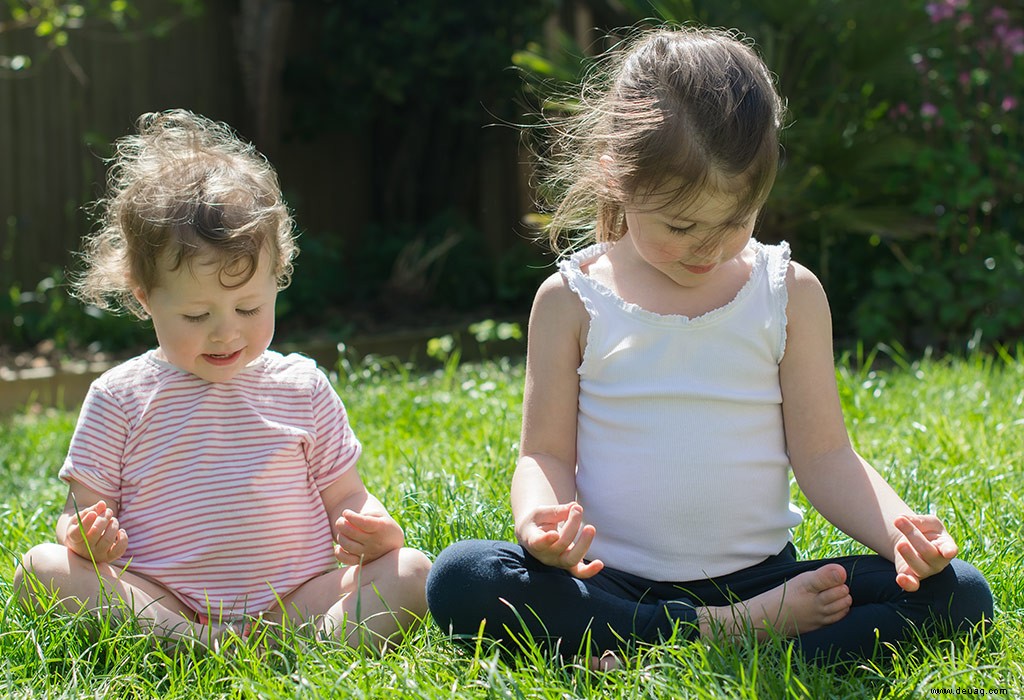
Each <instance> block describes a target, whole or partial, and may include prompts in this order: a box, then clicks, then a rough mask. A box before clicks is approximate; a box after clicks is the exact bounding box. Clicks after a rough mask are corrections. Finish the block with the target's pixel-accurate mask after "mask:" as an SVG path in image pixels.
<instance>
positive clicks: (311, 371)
mask: <svg viewBox="0 0 1024 700" xmlns="http://www.w3.org/2000/svg"><path fill="white" fill-rule="evenodd" d="M253 369H255V371H256V372H257V374H258V375H259V376H261V377H263V378H264V379H265V380H269V381H272V382H282V383H287V384H295V383H300V384H301V383H310V382H314V381H316V380H317V375H323V372H321V371H320V369H319V368H318V367H317V366H316V362H314V361H313V360H312V359H311V358H309V357H306V356H305V355H300V354H299V353H294V352H293V353H289V354H287V355H282V354H281V353H279V352H276V351H274V350H266V351H264V353H263V354H262V355H260V358H259V360H258V361H257V362H255V363H253Z"/></svg>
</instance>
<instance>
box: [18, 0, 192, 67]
mask: <svg viewBox="0 0 1024 700" xmlns="http://www.w3.org/2000/svg"><path fill="white" fill-rule="evenodd" d="M147 4H148V5H152V3H145V4H144V3H140V2H137V0H132V1H129V0H78V2H62V1H61V0H3V3H2V4H0V7H3V8H5V9H6V10H7V13H6V14H7V17H2V16H0V33H3V32H9V31H17V30H22V31H31V32H32V33H33V34H34V35H35V36H36V37H37V38H38V39H39V41H38V43H37V47H38V52H37V53H36V54H35V55H34V56H32V55H28V54H16V55H13V56H2V55H0V70H3V69H6V70H8V71H11V72H13V73H15V74H18V73H24V72H26V71H29V70H31V69H32V68H33V66H34V64H37V63H39V62H40V61H41V60H43V59H45V58H46V57H47V56H49V54H51V53H53V52H54V51H59V52H60V53H61V54H62V56H63V57H64V60H65V62H66V63H67V64H68V67H69V68H70V69H71V70H72V71H73V72H75V73H76V74H78V73H79V72H80V69H79V68H78V65H77V63H76V62H75V60H74V56H73V55H72V54H71V52H70V51H69V50H68V49H69V47H70V46H71V36H72V35H73V34H74V32H76V31H78V30H81V29H84V28H86V27H93V28H95V27H101V26H105V27H110V28H112V29H115V30H117V31H119V32H125V31H128V30H142V31H144V32H145V33H147V34H150V35H152V36H163V35H164V34H166V33H167V32H168V31H170V29H171V28H172V27H173V26H174V25H175V24H176V23H177V22H179V21H181V20H182V19H185V18H190V17H197V16H199V15H201V14H202V12H203V0H165V2H164V4H166V5H167V6H168V7H167V8H166V9H168V10H169V12H167V13H161V14H160V15H159V16H156V17H154V18H152V19H147V20H146V21H145V22H144V23H140V20H141V16H142V10H143V9H144V8H145V5H147ZM145 9H150V8H145ZM147 14H149V13H148V12H147ZM80 77H83V76H80Z"/></svg>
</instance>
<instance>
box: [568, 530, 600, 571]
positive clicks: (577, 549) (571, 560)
mask: <svg viewBox="0 0 1024 700" xmlns="http://www.w3.org/2000/svg"><path fill="white" fill-rule="evenodd" d="M596 532H597V530H596V529H594V526H593V525H584V526H583V528H582V529H581V530H580V536H579V539H577V540H576V543H575V544H573V545H572V547H570V548H569V549H568V550H567V551H565V552H563V553H562V562H563V563H564V564H565V567H566V568H567V569H568V568H572V567H574V566H576V565H577V564H579V563H580V562H581V561H583V557H584V556H586V554H587V550H589V549H590V545H591V544H593V542H594V535H595V534H596Z"/></svg>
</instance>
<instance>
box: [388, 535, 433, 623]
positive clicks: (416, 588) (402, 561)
mask: <svg viewBox="0 0 1024 700" xmlns="http://www.w3.org/2000/svg"><path fill="white" fill-rule="evenodd" d="M393 554H394V556H395V557H396V558H397V560H398V561H397V564H396V568H397V572H398V579H399V581H400V582H401V590H402V605H401V607H402V608H404V609H405V610H408V611H409V612H411V613H414V614H415V615H417V616H422V615H423V614H424V613H426V611H427V600H426V594H425V590H426V586H427V575H428V574H429V573H430V558H429V557H427V555H426V554H424V553H423V552H421V551H420V550H418V549H413V548H411V547H402V548H401V549H399V550H397V551H396V552H394V553H393Z"/></svg>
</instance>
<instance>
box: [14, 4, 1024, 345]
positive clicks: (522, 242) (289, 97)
mask: <svg viewBox="0 0 1024 700" xmlns="http://www.w3.org/2000/svg"><path fill="white" fill-rule="evenodd" d="M655 16H657V17H662V18H667V19H672V20H676V21H683V22H690V21H695V22H699V23H703V24H709V25H713V26H725V27H736V28H739V29H741V30H742V31H743V32H745V33H746V34H747V35H748V36H749V37H750V38H751V39H753V40H754V41H755V42H756V43H757V45H758V47H759V48H760V50H761V51H762V53H763V54H764V56H765V58H766V60H767V62H768V64H769V65H770V67H771V68H772V70H773V71H774V72H775V73H776V74H777V75H778V80H779V85H780V89H781V92H782V93H783V95H784V96H785V97H786V98H787V99H788V105H789V116H788V126H787V127H786V129H785V131H784V134H783V144H784V157H783V162H782V167H781V170H780V174H779V179H778V184H777V186H776V188H775V190H774V193H773V195H772V197H771V200H770V201H769V203H768V206H767V207H766V209H765V211H764V213H763V216H762V220H761V223H760V227H759V232H758V235H759V237H761V238H762V239H764V240H766V241H769V242H771V241H775V240H780V239H785V240H788V241H790V243H791V244H792V246H793V249H794V256H795V258H796V259H798V260H801V261H802V262H804V263H805V264H806V265H808V266H809V267H810V268H811V269H812V270H813V271H815V272H816V273H817V274H818V275H819V277H820V278H821V279H822V281H823V282H824V284H825V287H826V289H827V291H828V292H829V296H830V299H831V301H832V305H833V313H834V316H835V326H836V334H837V336H838V337H839V339H840V342H845V341H852V340H854V339H857V340H861V341H864V342H865V343H867V344H869V345H871V344H874V343H875V342H878V341H883V342H888V343H894V342H895V343H900V344H902V345H904V346H905V347H907V348H909V349H911V350H912V351H920V350H921V349H923V348H924V347H927V346H931V347H936V348H942V349H964V348H965V347H966V346H967V345H968V344H970V345H971V347H974V346H978V345H984V346H988V347H991V346H992V344H994V343H1004V344H1009V343H1013V342H1015V341H1016V340H1019V339H1020V338H1021V336H1022V333H1024V314H1021V312H1020V311H1019V310H1020V309H1021V308H1022V307H1024V262H1022V253H1024V248H1022V237H1024V231H1022V228H1024V223H1022V222H1024V215H1022V214H1024V170H1022V167H1021V166H1022V164H1024V144H1022V133H1024V132H1022V115H1024V108H1022V106H1021V105H1020V104H1019V100H1020V99H1021V90H1022V87H1024V29H1022V26H1024V8H1022V6H1021V5H1020V4H1019V3H1005V4H1003V3H1002V2H1000V0H939V1H937V2H927V3H926V2H925V1H924V0H910V1H909V2H899V3H893V2H888V1H887V0H866V1H864V2H854V3H851V2H842V1H841V0H743V1H739V0H724V1H723V0H714V1H712V0H664V1H657V0H561V1H559V0H522V1H521V2H516V3H505V2H498V3H486V2H484V3H480V2H470V1H469V0H463V1H458V2H456V1H453V0H418V1H417V2H410V1H405V2H403V1H391V2H380V1H378V0H345V1H344V2H331V1H328V0H309V1H305V2H291V1H285V0H232V1H224V2H203V1H202V0H153V1H152V2H146V3H141V2H127V1H125V0H118V1H115V2H109V1H107V0H103V1H101V0H90V1H88V2H78V3H61V2H55V1H54V0H33V1H31V2H29V1H26V0H7V2H6V3H5V5H4V6H3V9H2V10H0V346H4V347H5V348H6V349H7V350H29V351H31V350H33V349H34V348H39V347H42V348H45V349H48V350H52V351H54V352H56V353H58V354H59V353H60V352H62V351H66V352H73V351H76V350H77V351H80V350H82V349H84V348H87V347H90V345H91V347H92V348H93V349H94V350H96V349H98V350H107V351H116V350H118V349H121V348H125V347H132V346H135V345H137V344H138V343H140V342H142V343H146V342H149V338H150V335H149V333H150V332H149V331H148V330H146V329H145V327H144V326H143V325H141V324H138V323H135V322H132V321H129V320H127V319H118V318H110V317H107V316H105V315H103V314H101V313H100V312H98V311H96V310H95V309H82V308H81V306H80V305H79V304H77V302H74V301H72V300H69V299H68V298H67V296H66V293H65V287H64V286H63V284H64V275H65V273H66V271H67V270H69V269H73V266H74V261H73V257H72V255H71V251H74V250H76V249H77V248H78V246H79V241H80V238H81V236H82V234H83V233H85V232H86V231H88V229H89V226H90V223H89V220H88V218H87V216H86V214H85V212H84V210H83V205H84V204H85V203H86V202H88V201H90V200H92V199H95V198H96V197H98V196H100V195H101V193H102V188H103V178H104V167H105V166H104V163H103V161H102V159H103V157H105V156H107V155H109V153H110V142H111V141H112V140H113V139H114V138H116V137H118V136H120V135H122V134H124V133H127V132H129V131H130V130H131V129H132V124H133V120H134V119H135V118H136V117H137V116H138V115H139V114H141V113H142V112H145V111H153V110H160V109H165V108H170V107H185V108H189V109H192V110H194V111H198V112H201V113H204V114H206V115H208V116H210V117H213V118H216V119H220V120H224V121H227V122H228V123H230V124H232V125H233V126H235V127H236V128H237V129H238V130H239V131H240V132H241V133H242V135H243V136H245V137H246V138H248V139H251V140H252V141H254V143H255V144H256V145H257V146H258V147H259V148H260V149H261V150H263V151H264V152H265V153H266V154H267V155H268V156H269V157H270V159H271V161H272V162H273V163H274V164H275V165H276V166H277V167H278V169H279V171H280V174H281V181H282V184H283V188H284V190H285V194H286V196H287V198H288V201H289V204H290V206H291V207H292V209H293V210H294V212H295V218H296V222H297V225H298V228H299V230H300V232H301V235H302V237H301V241H300V242H301V246H302V249H303V254H302V255H301V256H300V258H299V260H298V261H297V272H296V275H295V280H294V282H293V285H292V287H291V288H290V289H289V290H287V292H286V293H285V294H284V296H283V298H282V303H281V309H280V319H279V327H280V329H281V330H280V333H279V336H281V337H297V336H302V335H309V334H319V335H328V336H330V337H331V338H332V339H338V340H343V339H345V338H346V337H349V336H351V335H352V334H353V333H357V332H360V331H366V330H369V331H373V330H379V329H382V328H390V327H394V326H396V325H402V324H416V323H422V322H423V321H424V320H436V319H445V318H452V317H462V316H467V315H468V316H474V315H475V316H477V317H478V318H485V317H489V316H493V315H500V314H510V315H522V314H524V313H525V312H526V310H527V309H528V308H529V303H530V299H531V298H532V294H533V291H534V290H535V288H536V285H537V283H538V281H539V280H540V279H542V278H543V277H544V276H546V275H547V274H548V273H549V271H550V265H551V262H552V257H551V256H550V254H548V253H546V252H545V251H544V249H543V248H542V247H541V246H539V245H537V244H536V243H534V242H532V240H531V239H532V236H533V234H535V233H536V228H535V224H536V223H537V221H538V217H536V216H533V212H534V206H533V199H534V192H533V190H532V182H533V174H534V173H533V166H532V162H533V161H532V157H531V155H530V154H531V152H532V150H533V147H534V146H535V145H536V144H535V143H533V142H532V139H531V138H530V137H529V134H530V132H531V130H530V129H527V132H528V136H527V138H525V139H524V138H521V137H520V134H519V131H520V130H519V129H517V128H515V126H516V125H531V124H535V123H536V121H537V120H536V118H535V117H534V116H531V115H535V114H536V113H537V111H538V110H539V109H541V107H542V105H544V106H550V105H551V104H552V102H551V101H550V100H546V98H548V97H549V96H550V95H551V94H553V88H557V83H558V81H564V80H572V79H574V78H576V77H578V76H579V75H580V74H581V73H582V72H583V71H584V70H585V69H586V66H587V65H588V63H589V62H590V60H591V59H592V57H593V56H595V55H597V54H599V53H600V52H601V51H602V50H603V49H605V48H607V47H608V46H610V45H612V44H613V43H614V42H615V41H616V40H617V37H618V36H619V35H618V34H617V33H616V32H615V29H616V28H618V27H623V26H628V25H632V24H635V23H637V22H638V21H640V20H642V19H643V18H646V17H655ZM560 106H561V107H564V103H560ZM556 108H557V107H556ZM40 343H42V344H43V345H42V346H40Z"/></svg>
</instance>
